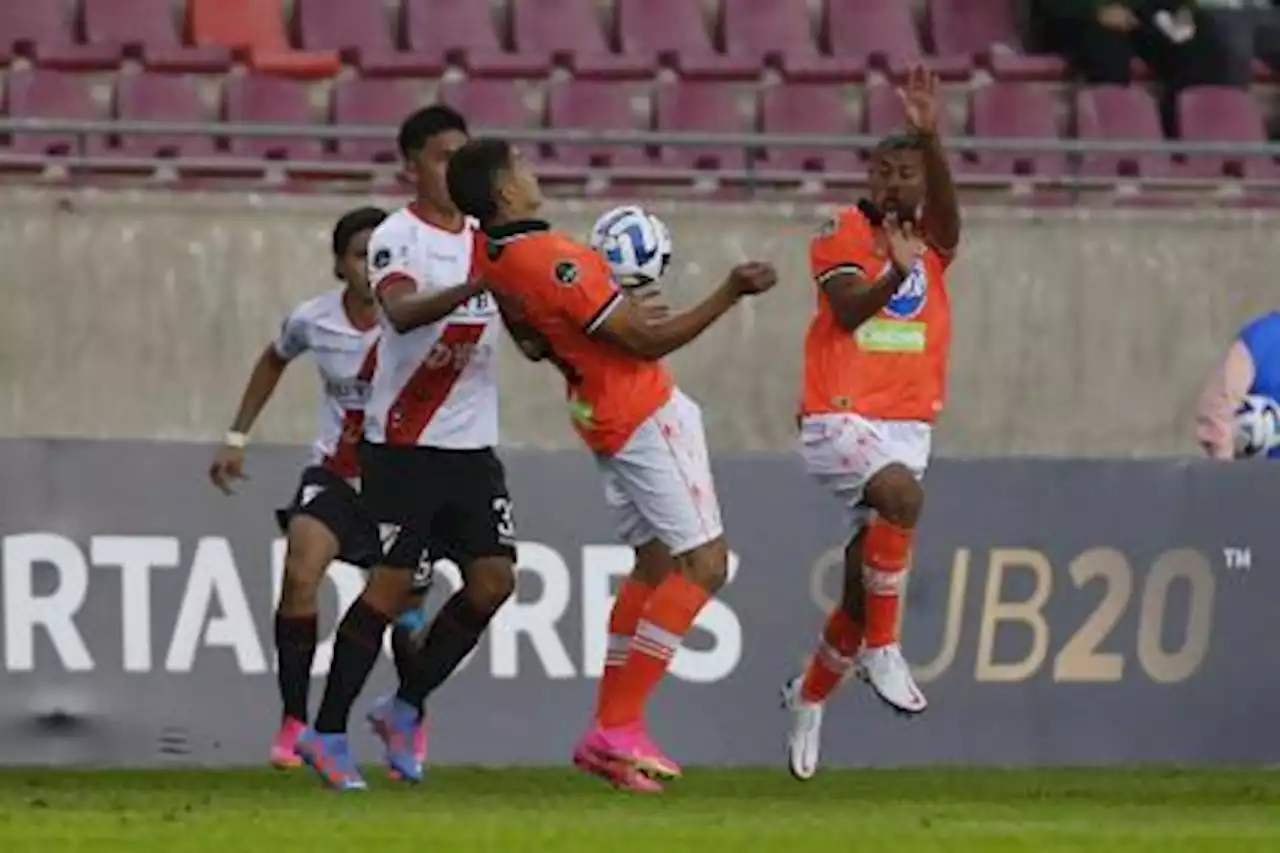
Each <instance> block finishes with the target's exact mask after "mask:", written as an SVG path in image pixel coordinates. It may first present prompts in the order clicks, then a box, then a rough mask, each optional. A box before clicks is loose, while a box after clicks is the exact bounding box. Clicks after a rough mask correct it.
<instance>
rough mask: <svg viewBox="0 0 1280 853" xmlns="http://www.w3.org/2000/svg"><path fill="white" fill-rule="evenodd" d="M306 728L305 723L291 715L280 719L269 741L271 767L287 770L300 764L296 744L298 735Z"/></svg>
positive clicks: (300, 760)
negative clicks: (278, 725)
mask: <svg viewBox="0 0 1280 853" xmlns="http://www.w3.org/2000/svg"><path fill="white" fill-rule="evenodd" d="M306 728H307V724H306V723H304V722H302V720H295V719H294V718H293V717H285V718H284V720H283V721H281V723H280V730H279V731H278V732H276V737H275V740H274V741H272V742H271V766H272V767H274V768H276V769H277V770H289V769H292V768H294V767H301V766H302V759H301V758H299V757H298V752H297V744H298V735H300V734H302V732H303V731H304V730H306Z"/></svg>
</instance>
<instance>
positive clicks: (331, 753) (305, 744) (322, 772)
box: [295, 729, 369, 791]
mask: <svg viewBox="0 0 1280 853" xmlns="http://www.w3.org/2000/svg"><path fill="white" fill-rule="evenodd" d="M295 749H296V750H297V753H298V757H299V758H301V759H302V761H303V762H304V763H305V764H306V765H307V766H308V767H310V768H311V769H312V770H314V771H315V772H316V775H318V776H319V777H320V781H322V782H324V783H325V785H327V786H329V787H330V788H333V789H335V790H338V791H363V790H365V789H366V788H368V787H369V786H368V784H367V783H366V782H365V781H364V777H363V776H361V775H360V768H359V767H357V766H356V762H355V758H353V757H352V755H351V747H350V746H349V745H348V743H347V736H346V735H345V734H319V733H317V732H315V731H314V730H312V729H307V730H306V731H304V732H303V733H302V734H301V735H299V736H298V740H297V745H296V747H295Z"/></svg>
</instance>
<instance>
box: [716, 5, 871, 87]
mask: <svg viewBox="0 0 1280 853" xmlns="http://www.w3.org/2000/svg"><path fill="white" fill-rule="evenodd" d="M721 30H722V32H723V33H724V52H725V55H726V56H730V57H733V58H736V59H739V60H741V61H743V62H749V63H752V64H755V65H757V66H764V65H771V66H774V67H776V68H779V69H781V70H783V72H784V73H785V74H786V75H787V77H788V78H789V79H793V80H801V79H804V80H809V81H814V82H820V81H823V80H832V81H840V80H856V79H858V78H860V77H861V75H862V71H863V63H862V61H861V60H860V59H859V58H858V57H850V56H844V55H837V57H836V58H832V57H829V56H824V55H822V54H821V53H819V51H818V45H817V42H816V41H815V39H814V32H813V27H812V26H810V22H809V11H808V8H807V4H806V3H805V2H804V0H724V5H723V6H721Z"/></svg>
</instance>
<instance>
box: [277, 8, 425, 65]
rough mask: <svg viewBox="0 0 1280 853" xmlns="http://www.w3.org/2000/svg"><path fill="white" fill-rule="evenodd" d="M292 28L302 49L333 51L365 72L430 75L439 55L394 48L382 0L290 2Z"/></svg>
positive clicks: (389, 24) (389, 23) (389, 22)
mask: <svg viewBox="0 0 1280 853" xmlns="http://www.w3.org/2000/svg"><path fill="white" fill-rule="evenodd" d="M293 32H294V38H295V41H296V43H297V45H298V46H299V47H301V48H303V49H305V50H312V51H325V50H331V51H333V50H336V51H338V53H339V55H340V56H342V58H343V59H344V60H346V61H347V62H349V63H351V64H352V65H355V66H357V67H358V68H359V69H360V72H361V73H362V74H365V75H369V76H399V75H411V76H424V77H425V76H435V75H438V74H440V73H441V72H442V71H443V70H444V61H443V60H444V58H443V57H442V56H439V55H429V54H422V53H413V52H404V53H401V52H400V51H398V50H396V46H395V42H394V40H393V39H392V37H391V21H390V20H389V18H388V17H387V15H386V11H385V5H384V4H383V2H382V0H341V2H334V0H294V5H293Z"/></svg>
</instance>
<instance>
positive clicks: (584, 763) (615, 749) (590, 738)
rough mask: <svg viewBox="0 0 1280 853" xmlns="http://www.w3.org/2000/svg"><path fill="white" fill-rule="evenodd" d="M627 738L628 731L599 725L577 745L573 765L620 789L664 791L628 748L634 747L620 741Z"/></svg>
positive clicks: (648, 792) (643, 792) (645, 791)
mask: <svg viewBox="0 0 1280 853" xmlns="http://www.w3.org/2000/svg"><path fill="white" fill-rule="evenodd" d="M619 733H622V736H619ZM626 739H627V738H626V734H625V731H624V730H619V729H614V730H612V731H608V730H605V729H601V728H599V727H598V726H597V727H595V728H592V729H591V730H590V731H588V732H587V733H586V734H585V735H583V737H582V740H580V741H578V745H577V746H576V747H574V750H573V764H574V766H575V767H577V768H578V769H579V770H582V771H583V772H585V773H590V774H591V775H592V776H598V777H600V778H601V779H604V780H605V781H606V782H608V783H609V784H611V785H613V786H614V787H615V788H617V789H618V790H621V791H631V792H633V793H639V794H657V793H660V792H661V791H662V785H661V784H660V783H659V782H658V781H657V780H655V779H650V778H649V777H648V776H646V775H645V774H644V773H642V772H641V771H640V769H639V767H637V766H636V763H635V761H634V759H633V758H632V757H631V753H630V752H629V751H628V750H629V749H630V747H629V746H628V745H627V744H626V743H619V742H618V741H625V740H626Z"/></svg>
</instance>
